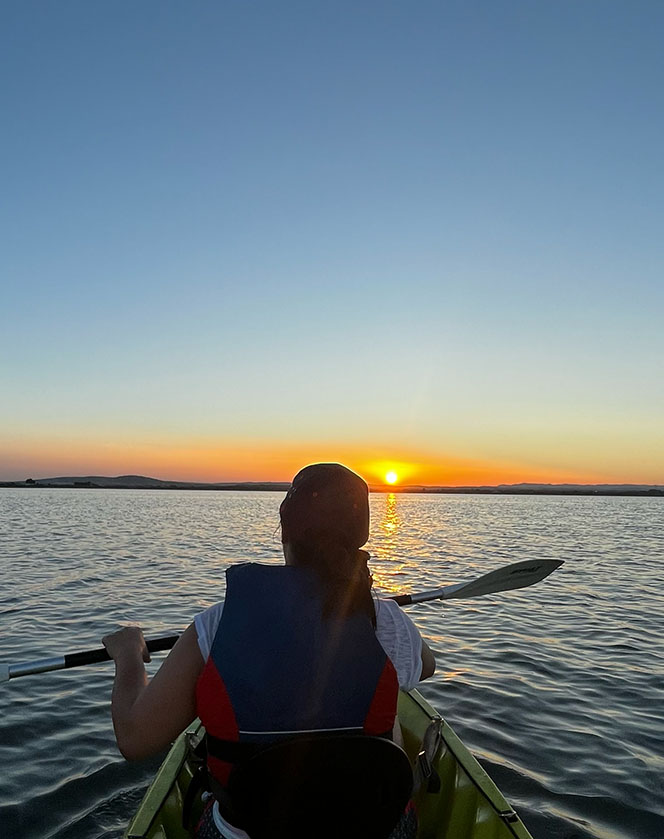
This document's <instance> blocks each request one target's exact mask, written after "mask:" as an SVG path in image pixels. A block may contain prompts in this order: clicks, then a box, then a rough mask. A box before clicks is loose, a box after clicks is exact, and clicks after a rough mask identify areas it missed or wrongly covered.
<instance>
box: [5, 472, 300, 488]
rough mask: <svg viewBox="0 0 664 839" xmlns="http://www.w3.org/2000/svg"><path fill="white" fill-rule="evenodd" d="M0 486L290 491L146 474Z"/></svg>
mask: <svg viewBox="0 0 664 839" xmlns="http://www.w3.org/2000/svg"><path fill="white" fill-rule="evenodd" d="M0 486H27V487H29V486H34V487H58V488H60V487H69V488H75V489H217V490H220V489H223V490H229V489H235V490H252V489H253V490H263V491H265V490H281V489H283V490H284V491H285V490H286V489H288V487H289V486H290V484H288V483H275V482H270V481H263V482H255V481H244V482H232V483H231V482H226V483H218V484H213V483H195V482H191V481H162V480H160V479H159V478H148V477H145V476H144V475H119V476H118V477H116V478H110V477H108V476H106V475H84V476H76V477H72V476H69V477H58V478H37V479H35V480H32V479H28V480H26V481H13V482H11V483H8V482H4V483H2V484H0Z"/></svg>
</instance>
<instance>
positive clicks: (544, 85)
mask: <svg viewBox="0 0 664 839" xmlns="http://www.w3.org/2000/svg"><path fill="white" fill-rule="evenodd" d="M663 23H664V6H662V5H661V4H660V3H658V2H650V3H638V2H637V3H629V4H627V3H612V2H602V3H591V2H556V3H548V4H547V3H536V2H484V3H468V2H465V3H462V2H438V3H431V2H423V3H413V4H405V3H392V2H380V3H379V2H375V3H369V2H365V3H357V2H355V3H345V2H341V3H340V2H335V3H333V4H332V3H328V4H324V3H317V2H313V3H312V2H306V3H305V2H301V3H294V2H284V3H280V4H276V3H265V2H252V3H249V2H214V3H212V2H201V3H197V4H185V3H173V2H166V3H153V2H142V3H140V4H133V3H126V2H119V3H114V4H112V5H111V4H101V3H89V2H86V3H81V2H78V3H77V2H67V3H61V4H47V3H31V2H27V3H8V4H5V5H4V6H3V11H2V27H1V29H2V36H1V37H2V44H1V45H2V49H1V51H0V52H1V55H0V63H1V64H2V70H3V73H2V75H3V78H4V79H5V81H6V83H5V85H4V88H3V92H2V94H1V99H0V101H1V103H2V110H3V115H4V120H3V123H4V128H3V139H2V147H3V155H2V164H1V165H2V170H3V171H2V184H3V198H4V200H3V201H2V202H1V204H0V237H1V242H2V244H1V251H2V254H3V257H2V263H3V269H2V275H3V280H2V301H3V305H2V308H1V314H0V327H1V329H0V353H1V359H2V360H1V361H0V388H1V390H2V393H3V397H2V400H1V405H0V423H1V426H2V428H4V432H2V437H0V478H6V479H11V478H17V477H24V471H25V470H26V469H33V468H34V469H36V470H37V471H39V466H40V463H39V462H35V460H34V452H35V451H39V452H41V455H40V456H41V457H42V462H43V463H44V468H43V470H42V471H43V474H49V470H50V467H51V465H52V466H53V468H55V466H56V465H57V466H59V467H62V468H63V469H64V468H65V466H66V463H65V462H63V461H62V459H61V460H60V461H56V460H53V461H49V460H48V457H47V453H48V452H49V451H51V452H55V451H57V450H59V449H62V446H63V441H65V442H66V448H67V451H70V450H71V451H72V452H73V451H74V450H75V447H76V441H77V440H82V439H85V440H86V441H88V442H89V444H90V445H91V446H93V445H94V443H95V441H96V442H97V443H99V444H101V443H102V442H103V443H104V444H107V443H108V441H109V440H112V441H115V442H116V443H117V445H120V443H121V442H123V441H124V442H125V443H127V445H129V444H130V443H131V444H132V445H137V444H139V443H140V442H141V441H143V442H144V443H146V444H147V443H148V442H150V441H154V440H159V441H162V444H163V445H164V446H167V445H169V444H173V445H176V444H177V445H180V444H182V445H184V444H185V443H186V442H187V441H188V442H189V443H193V442H196V444H197V445H198V444H200V441H207V442H206V445H210V446H214V445H215V444H221V443H223V444H224V445H230V444H232V442H233V441H235V440H243V441H245V442H246V441H249V443H250V442H251V441H252V440H253V441H256V443H259V442H261V443H264V442H265V441H271V442H272V443H273V444H274V445H275V446H279V445H280V444H281V443H284V444H285V443H286V442H287V443H289V444H292V443H297V442H298V441H302V440H306V441H307V442H308V443H309V444H311V445H313V446H314V447H315V446H316V445H318V446H319V447H320V453H321V457H324V456H325V455H326V453H327V451H328V450H331V449H334V447H335V446H337V445H340V444H345V443H348V444H352V445H356V446H362V445H369V444H371V445H384V446H385V447H386V450H388V449H389V451H390V452H394V453H395V454H396V453H398V452H399V451H401V450H403V452H404V455H403V456H404V457H407V456H408V452H409V451H414V450H417V451H419V452H429V453H430V454H431V456H432V457H433V458H434V459H435V458H438V459H443V460H444V458H445V457H446V456H450V457H451V456H458V457H467V458H471V459H479V460H488V461H492V462H494V461H495V462H501V463H503V462H509V463H516V464H523V469H524V475H526V474H530V472H529V471H528V470H532V469H539V470H544V471H546V470H547V469H548V470H551V473H552V475H553V474H554V473H555V474H556V475H557V474H558V471H561V472H565V471H567V472H569V473H570V474H572V472H573V471H574V470H576V472H574V474H578V475H579V476H580V478H584V477H587V478H588V479H596V478H597V479H599V478H602V477H606V478H607V479H612V480H625V481H627V480H634V481H637V482H650V483H659V482H664V478H663V477H662V476H664V439H663V436H664V435H663V434H662V428H664V388H663V386H662V358H663V355H662V349H663V344H664V341H663V339H662V328H661V324H662V312H663V310H664V308H663V305H662V304H663V302H664V300H663V298H664V292H663V291H662V289H663V288H664V283H663V282H662V275H663V271H662V268H663V266H664V254H663V249H662V241H664V237H663V236H662V220H663V215H664V214H663V210H662V195H664V189H663V187H664V184H663V180H664V177H663V172H664V167H663V165H662V164H663V162H664V161H663V160H662V157H663V155H662V145H663V144H662V140H661V138H662V134H663V133H664V132H663V130H662V129H663V127H664V118H663V109H662V105H663V95H662V80H663V79H664V72H663V71H664V58H663V52H662V49H661V38H662V32H663V31H664V28H663V26H662V24H663ZM2 438H4V440H3V439H2ZM31 458H32V459H31ZM3 462H4V464H5V465H4V466H3ZM76 465H77V466H79V465H80V459H79V460H77V461H76ZM95 465H96V464H95V463H90V471H94V466H95ZM132 465H134V464H133V463H132V462H131V457H129V455H128V454H127V455H124V456H123V457H122V458H120V460H119V461H118V471H138V470H139V467H140V466H142V463H137V464H135V465H136V470H134V469H132V468H131V467H132ZM72 468H73V467H72ZM247 474H249V472H248V473H247ZM252 474H253V473H252ZM218 476H219V479H222V478H223V477H224V476H225V472H224V464H223V463H221V462H220V463H219V464H218ZM191 477H196V475H194V474H192V476H191ZM284 477H288V475H285V476H284Z"/></svg>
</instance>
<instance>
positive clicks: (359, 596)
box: [289, 528, 376, 629]
mask: <svg viewBox="0 0 664 839" xmlns="http://www.w3.org/2000/svg"><path fill="white" fill-rule="evenodd" d="M289 545H290V548H291V552H292V553H291V556H292V564H293V565H295V566H300V567H302V568H311V569H313V571H314V572H315V573H316V575H317V576H318V578H319V580H320V582H321V584H322V587H323V616H324V617H326V618H329V617H347V616H350V615H354V614H356V613H358V612H359V613H360V614H365V615H366V616H367V617H368V618H369V620H370V621H371V624H372V626H373V627H374V629H375V627H376V610H375V609H374V604H373V599H372V597H371V575H370V574H369V569H368V567H367V560H368V558H369V554H368V553H367V552H366V551H362V550H359V549H358V548H352V547H350V546H349V545H348V544H346V542H345V540H344V538H343V534H341V533H339V532H337V531H333V530H328V529H318V528H316V529H314V528H307V529H306V530H305V531H304V532H303V533H302V535H301V537H300V538H299V539H298V540H296V541H290V542H289Z"/></svg>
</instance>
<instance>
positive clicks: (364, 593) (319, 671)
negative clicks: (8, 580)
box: [103, 463, 435, 837]
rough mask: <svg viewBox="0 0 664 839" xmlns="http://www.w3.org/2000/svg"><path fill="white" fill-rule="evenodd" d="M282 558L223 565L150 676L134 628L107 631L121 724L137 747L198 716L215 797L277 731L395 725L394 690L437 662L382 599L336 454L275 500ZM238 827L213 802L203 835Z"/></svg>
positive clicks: (146, 747) (121, 734) (152, 744)
mask: <svg viewBox="0 0 664 839" xmlns="http://www.w3.org/2000/svg"><path fill="white" fill-rule="evenodd" d="M280 518H281V532H282V543H283V549H284V557H285V566H279V567H277V566H263V565H256V564H246V565H240V566H234V567H232V568H230V569H229V570H228V571H227V589H226V599H225V601H224V602H222V603H219V604H217V605H216V606H213V607H212V608H210V609H208V610H207V611H205V612H203V613H202V614H200V615H198V616H197V617H196V618H195V620H194V622H193V623H192V624H191V625H190V626H189V627H188V628H187V629H186V630H185V632H184V633H183V634H182V636H181V637H180V638H179V640H178V642H177V644H176V645H175V646H174V647H173V649H172V650H171V653H170V654H169V656H168V657H167V658H166V660H165V661H164V663H163V664H162V666H161V667H160V669H159V670H158V671H157V673H156V674H155V676H154V677H153V678H152V679H151V680H148V678H147V674H146V671H145V667H144V662H146V661H149V660H150V657H149V654H148V652H147V649H146V646H145V641H144V639H143V635H142V633H141V631H140V629H138V627H127V628H125V629H122V630H120V631H119V632H116V633H114V634H112V635H108V636H106V637H105V638H103V643H104V646H105V647H106V649H107V650H108V652H109V654H110V656H111V657H112V658H113V659H114V660H115V664H116V672H115V682H114V685H113V695H112V716H113V726H114V729H115V734H116V738H117V742H118V746H119V748H120V751H121V752H122V754H123V755H124V757H126V758H127V759H128V760H137V759H141V758H145V757H148V756H150V755H152V754H155V753H156V752H158V751H160V750H161V749H163V748H165V747H166V746H167V745H168V744H169V743H170V742H172V741H173V740H174V739H175V738H176V737H177V735H178V734H179V733H180V732H181V731H182V730H183V729H184V728H185V727H186V726H188V725H189V724H190V723H191V722H192V720H194V719H195V718H196V717H197V716H199V717H200V718H201V720H202V721H203V723H204V724H205V727H206V730H207V732H208V735H209V737H208V769H209V770H210V775H211V779H212V783H213V789H214V791H215V793H216V798H217V799H223V796H224V786H225V783H226V781H227V779H228V775H229V773H230V771H231V769H232V766H233V763H234V762H236V761H237V760H241V759H242V754H243V749H248V748H251V747H252V744H254V743H256V742H258V743H269V742H270V741H271V738H272V739H274V737H275V736H277V734H279V733H281V734H283V733H295V732H302V731H312V730H314V731H318V730H325V731H329V730H336V729H344V730H348V729H355V728H357V729H362V730H363V731H364V732H365V733H367V734H389V732H390V730H393V733H394V736H395V737H397V738H398V737H399V732H398V724H397V722H396V700H397V693H398V689H399V688H401V689H404V690H408V689H410V688H412V687H414V686H415V685H416V684H417V682H418V681H419V680H420V679H424V678H427V677H428V676H430V675H432V673H433V672H434V668H435V661H434V658H433V655H432V653H431V650H430V649H429V647H428V646H427V645H426V643H425V642H424V641H423V640H422V638H421V636H420V634H419V632H418V630H417V629H416V627H415V626H414V624H413V623H412V621H411V620H410V619H409V618H408V617H407V616H406V615H405V614H404V613H403V612H402V611H401V610H400V609H399V607H398V606H397V605H396V603H394V601H392V600H380V601H377V602H374V600H373V599H372V596H371V583H372V580H371V575H370V573H369V570H368V568H367V559H368V557H369V555H368V554H367V553H366V551H362V550H360V549H361V547H362V546H363V545H364V544H365V543H366V541H367V539H368V537H369V496H368V487H367V485H366V483H365V482H364V481H363V480H362V479H361V478H360V477H359V476H358V475H356V474H355V473H354V472H351V471H350V470H349V469H347V468H346V467H344V466H341V465H340V464H335V463H319V464H314V465H311V466H307V467H305V468H304V469H303V470H301V471H300V472H299V473H298V474H297V475H296V476H295V478H294V479H293V483H292V485H291V488H290V490H289V492H288V494H287V495H286V497H285V499H284V500H283V502H282V504H281V507H280ZM217 830H218V831H219V832H220V833H221V835H222V836H228V837H243V836H246V834H245V833H244V832H243V831H239V830H238V829H237V828H234V827H233V826H232V825H230V824H228V821H227V820H225V819H224V817H223V815H222V813H221V811H220V808H219V804H218V802H215V804H214V807H210V808H209V809H208V810H207V811H206V813H205V815H204V818H203V820H202V825H201V827H200V829H199V835H201V836H202V835H206V836H213V835H215V831H217Z"/></svg>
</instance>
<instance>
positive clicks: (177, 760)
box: [125, 690, 533, 839]
mask: <svg viewBox="0 0 664 839" xmlns="http://www.w3.org/2000/svg"><path fill="white" fill-rule="evenodd" d="M435 720H440V716H439V714H438V713H437V712H436V710H435V709H434V708H433V707H432V706H431V705H429V703H428V702H427V701H426V700H425V699H424V697H423V696H422V695H421V694H420V693H419V692H418V691H416V690H413V691H410V693H402V694H400V696H399V721H400V722H401V728H402V730H403V735H404V746H405V749H406V751H407V752H408V755H409V756H410V757H411V760H413V761H414V760H415V758H416V756H417V754H418V753H419V752H420V750H421V746H422V740H423V737H424V735H425V732H426V731H427V729H428V728H429V726H430V724H431V722H432V721H435ZM440 726H441V728H440V731H441V735H442V740H441V744H440V747H439V748H438V751H437V755H436V757H435V759H434V761H433V763H434V766H435V768H436V771H437V774H438V777H439V778H440V784H439V785H438V786H439V789H438V790H437V791H435V792H429V791H428V790H427V788H426V785H423V786H422V788H421V789H420V791H419V792H418V793H417V794H416V796H415V803H416V807H417V813H418V820H419V831H418V837H421V839H533V838H532V836H531V834H530V833H529V832H528V831H527V830H526V828H525V826H524V824H523V822H522V821H521V819H520V818H519V816H518V815H517V814H516V813H515V812H514V810H513V809H512V808H511V807H510V805H509V804H508V803H507V801H506V800H505V798H504V797H503V795H502V794H501V792H500V790H499V789H498V787H496V785H495V784H494V783H493V781H492V780H491V779H490V778H489V776H488V775H487V774H486V772H485V771H484V769H482V767H481V766H480V765H479V763H478V762H477V761H476V760H475V758H474V757H473V756H472V755H471V753H470V752H469V751H468V749H467V748H466V747H465V746H464V745H463V743H462V742H461V740H460V739H459V738H458V737H457V736H456V734H455V733H454V731H452V729H451V728H450V726H449V725H448V724H447V723H446V722H444V721H441V722H440ZM201 733H202V727H201V726H200V723H194V724H193V725H192V726H191V727H190V728H189V729H188V730H187V731H186V732H184V733H183V734H181V735H180V737H179V738H178V739H177V740H176V741H175V743H174V744H173V746H172V748H171V750H170V752H169V753H168V755H167V756H166V759H165V760H164V762H163V764H162V765H161V767H160V769H159V771H158V772H157V775H156V776H155V779H154V781H153V782H152V784H151V785H150V787H149V788H148V790H147V792H146V794H145V796H144V798H143V801H142V802H141V804H140V806H139V808H138V811H137V812H136V815H135V816H134V818H133V819H132V820H131V823H130V825H129V827H128V828H127V831H126V833H125V837H126V839H190V837H191V836H193V828H191V829H186V828H185V827H183V824H182V821H183V820H182V809H183V802H184V799H185V795H186V792H187V789H188V787H189V783H190V781H191V778H192V775H193V772H194V768H195V766H194V761H193V760H192V755H191V751H190V744H191V743H192V742H193V741H194V740H196V739H197V738H198V737H200V734H201ZM201 807H202V805H201V803H200V801H196V802H195V804H194V807H193V812H192V815H191V819H190V824H191V825H195V824H196V821H197V818H198V815H199V813H200V812H201Z"/></svg>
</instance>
